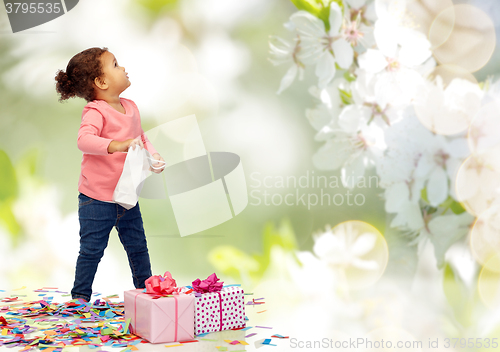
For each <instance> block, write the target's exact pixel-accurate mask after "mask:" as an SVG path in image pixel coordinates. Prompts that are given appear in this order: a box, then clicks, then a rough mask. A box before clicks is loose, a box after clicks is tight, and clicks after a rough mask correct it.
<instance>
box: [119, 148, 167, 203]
mask: <svg viewBox="0 0 500 352" xmlns="http://www.w3.org/2000/svg"><path fill="white" fill-rule="evenodd" d="M151 161H154V162H158V161H157V160H155V159H153V158H152V157H151V154H150V153H149V152H148V151H147V150H146V149H145V148H142V149H141V148H140V147H139V146H136V147H135V149H132V148H129V150H128V153H127V158H126V159H125V164H124V165H123V171H122V174H121V176H120V179H119V180H118V183H117V184H116V188H115V191H114V192H113V201H114V202H116V203H118V204H120V205H121V206H122V207H124V208H125V209H127V210H128V209H131V208H133V207H135V206H136V204H137V201H138V200H139V195H140V194H141V190H142V186H143V184H144V180H145V179H146V178H148V176H149V175H151V171H150V169H149V168H150V167H152V168H154V167H153V166H152V163H151Z"/></svg>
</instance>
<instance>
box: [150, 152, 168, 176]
mask: <svg viewBox="0 0 500 352" xmlns="http://www.w3.org/2000/svg"><path fill="white" fill-rule="evenodd" d="M152 157H153V158H154V159H155V160H158V161H161V163H154V164H153V166H154V167H156V168H157V169H153V168H152V167H150V168H149V170H150V171H153V172H154V173H157V174H159V173H160V172H162V171H163V170H165V160H163V158H162V157H161V155H160V154H158V153H154V154H153V155H152Z"/></svg>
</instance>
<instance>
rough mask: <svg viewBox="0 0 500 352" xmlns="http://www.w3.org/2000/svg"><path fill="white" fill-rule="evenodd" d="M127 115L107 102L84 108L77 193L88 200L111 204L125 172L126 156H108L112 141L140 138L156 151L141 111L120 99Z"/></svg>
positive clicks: (127, 100)
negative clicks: (145, 132) (143, 123)
mask: <svg viewBox="0 0 500 352" xmlns="http://www.w3.org/2000/svg"><path fill="white" fill-rule="evenodd" d="M120 102H121V104H122V105H123V107H124V108H125V114H122V113H121V112H118V111H117V110H115V109H114V108H112V107H111V105H109V104H108V103H107V102H106V101H104V100H94V101H91V102H90V103H88V104H87V105H85V107H84V108H83V113H82V123H81V125H80V130H79V131H78V149H80V150H81V151H82V152H83V159H82V169H81V173H80V180H79V181H78V191H79V192H80V193H83V194H85V195H86V196H88V197H91V198H94V199H97V200H102V201H112V200H113V191H114V190H115V187H116V184H117V183H118V180H119V179H120V176H121V174H122V171H123V164H124V163H125V158H126V156H127V154H125V153H120V152H117V153H113V154H109V153H108V146H109V143H111V141H112V140H117V141H124V140H127V139H130V138H137V137H141V138H142V142H143V143H144V146H145V147H146V149H147V150H148V151H149V152H150V153H151V154H154V153H156V150H155V149H154V147H153V146H152V145H151V142H149V140H148V138H147V137H146V135H145V134H144V131H143V130H142V127H141V117H140V115H139V110H138V109H137V106H136V105H135V103H134V102H133V101H132V100H129V99H125V98H120Z"/></svg>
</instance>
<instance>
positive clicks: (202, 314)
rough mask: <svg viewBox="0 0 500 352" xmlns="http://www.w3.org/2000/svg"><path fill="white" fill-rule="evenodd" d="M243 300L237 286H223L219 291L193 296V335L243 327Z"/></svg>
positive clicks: (241, 290) (240, 290)
mask: <svg viewBox="0 0 500 352" xmlns="http://www.w3.org/2000/svg"><path fill="white" fill-rule="evenodd" d="M244 302H245V300H244V295H243V289H242V288H241V287H239V286H230V287H223V288H222V290H221V291H220V292H211V293H203V294H202V295H201V297H195V299H194V333H195V335H198V334H203V333H207V332H214V331H221V330H230V329H234V328H242V327H245V303H244ZM221 318H222V320H221Z"/></svg>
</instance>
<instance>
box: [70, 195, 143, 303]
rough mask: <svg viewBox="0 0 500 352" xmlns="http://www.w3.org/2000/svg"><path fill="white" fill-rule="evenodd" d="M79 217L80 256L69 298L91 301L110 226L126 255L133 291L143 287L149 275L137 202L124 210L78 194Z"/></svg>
mask: <svg viewBox="0 0 500 352" xmlns="http://www.w3.org/2000/svg"><path fill="white" fill-rule="evenodd" d="M78 218H79V220H80V253H79V255H78V260H77V262H76V271H75V283H74V285H73V289H72V290H71V297H72V298H73V299H75V298H83V299H85V300H86V301H90V297H91V295H92V283H93V282H94V276H95V273H96V271H97V265H98V264H99V262H100V261H101V258H102V256H103V254H104V249H105V248H106V247H107V245H108V239H109V233H110V232H111V230H112V229H113V227H116V230H117V231H118V236H119V237H120V242H121V243H122V245H123V248H125V251H126V252H127V257H128V262H129V265H130V270H131V271H132V279H133V282H134V286H135V288H144V287H145V285H144V281H145V280H146V279H147V278H149V277H150V276H151V275H152V274H151V263H150V261H149V253H148V246H147V243H146V234H145V233H144V228H143V226H142V216H141V211H140V209H139V203H137V205H136V206H135V207H133V208H132V209H130V210H127V209H125V208H124V207H122V206H121V205H118V204H115V203H107V202H101V201H99V200H97V199H93V198H90V197H87V196H86V195H84V194H82V193H80V194H79V196H78Z"/></svg>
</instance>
